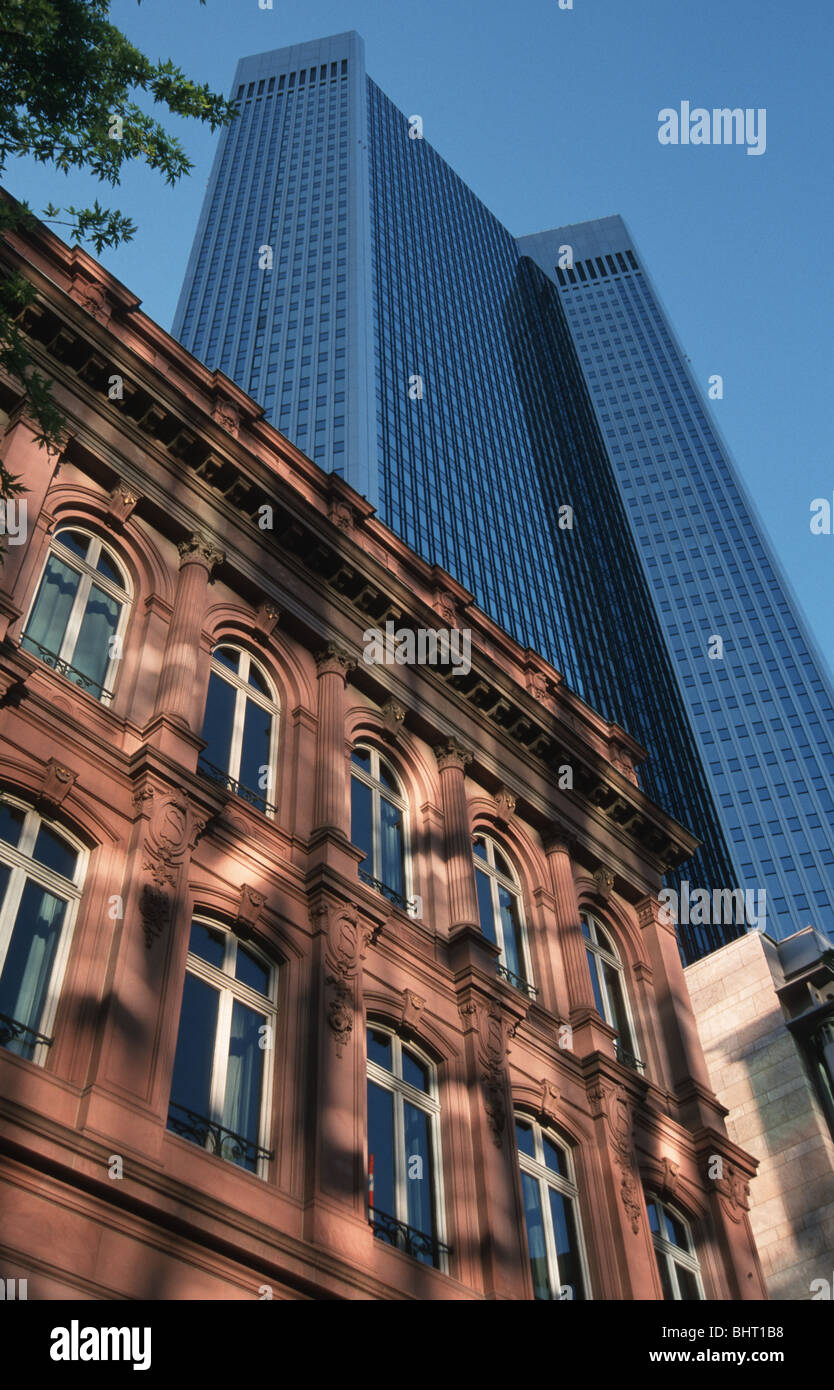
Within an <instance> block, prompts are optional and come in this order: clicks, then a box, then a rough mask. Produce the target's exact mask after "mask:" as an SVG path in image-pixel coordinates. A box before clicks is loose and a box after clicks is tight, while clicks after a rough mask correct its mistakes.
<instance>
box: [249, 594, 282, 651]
mask: <svg viewBox="0 0 834 1390" xmlns="http://www.w3.org/2000/svg"><path fill="white" fill-rule="evenodd" d="M280 618H281V610H280V608H278V607H277V605H276V604H274V603H270V602H269V601H267V600H265V601H264V602H263V603H262V604H261V605H260V606H259V608H258V611H257V613H256V614H255V625H254V630H253V636H254V638H255V641H256V642H258V643H259V644H260V645H261V646H262V647H265V646H266V644H267V642H268V641H269V639H270V637H271V636H272V634H273V632H274V631H275V629H276V627H277V626H278V623H279V621H280Z"/></svg>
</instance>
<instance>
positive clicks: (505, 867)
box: [494, 849, 513, 878]
mask: <svg viewBox="0 0 834 1390" xmlns="http://www.w3.org/2000/svg"><path fill="white" fill-rule="evenodd" d="M494 854H495V867H496V869H497V870H498V872H499V874H503V875H504V877H505V878H512V876H513V872H512V869H511V868H510V866H509V863H508V862H507V860H506V859H505V858H504V856H503V854H502V853H501V851H500V849H495V850H494Z"/></svg>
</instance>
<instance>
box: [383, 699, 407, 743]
mask: <svg viewBox="0 0 834 1390" xmlns="http://www.w3.org/2000/svg"><path fill="white" fill-rule="evenodd" d="M380 713H381V715H382V724H383V728H384V729H385V732H386V734H388V736H389V738H391V739H396V737H397V734H398V733H399V732H400V729H401V728H402V726H403V724H404V723H405V715H406V709H405V705H401V704H400V702H399V700H395V699H394V697H393V695H392V696H390V697H389V699H387V700H386V701H385V704H384V705H383V706H382V708H381V710H380Z"/></svg>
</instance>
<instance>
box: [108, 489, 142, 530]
mask: <svg viewBox="0 0 834 1390" xmlns="http://www.w3.org/2000/svg"><path fill="white" fill-rule="evenodd" d="M138 502H139V494H138V493H137V492H134V491H133V489H132V488H130V487H128V485H127V483H123V482H121V481H119V482H118V483H117V484H116V486H115V487H114V489H113V491H112V492H111V493H110V496H109V497H108V499H107V515H106V517H105V520H106V521H107V522H108V523H109V524H110V525H111V526H112V527H114V528H115V529H116V530H117V531H120V530H121V529H122V527H123V526H124V524H125V522H126V521H127V520H129V518H130V517H131V516H132V514H133V511H134V508H135V507H136V505H137V503H138Z"/></svg>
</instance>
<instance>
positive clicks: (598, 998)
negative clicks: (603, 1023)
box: [585, 951, 606, 1018]
mask: <svg viewBox="0 0 834 1390" xmlns="http://www.w3.org/2000/svg"><path fill="white" fill-rule="evenodd" d="M585 954H586V955H587V957H588V969H589V970H590V972H591V985H592V988H593V991H594V1003H595V1004H596V1006H597V1013H598V1014H599V1015H600V1017H601V1018H605V1017H606V1013H605V1005H604V1003H603V1001H602V991H601V989H600V987H599V976H598V975H597V958H596V956H595V955H594V953H593V951H586V952H585Z"/></svg>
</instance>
